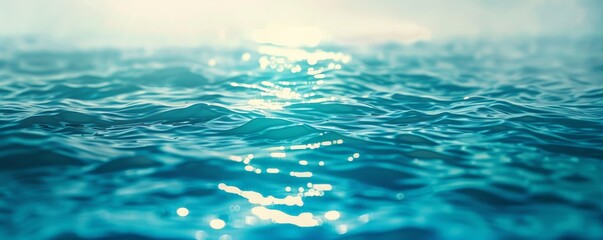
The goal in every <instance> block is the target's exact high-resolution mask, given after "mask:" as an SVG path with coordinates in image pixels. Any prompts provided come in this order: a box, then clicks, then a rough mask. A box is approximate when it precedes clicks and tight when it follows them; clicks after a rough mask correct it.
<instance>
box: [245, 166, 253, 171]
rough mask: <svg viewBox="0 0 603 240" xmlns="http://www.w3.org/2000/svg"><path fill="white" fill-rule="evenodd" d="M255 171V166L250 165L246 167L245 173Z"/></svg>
mask: <svg viewBox="0 0 603 240" xmlns="http://www.w3.org/2000/svg"><path fill="white" fill-rule="evenodd" d="M253 170H254V167H253V166H250V165H247V166H245V171H248V172H253Z"/></svg>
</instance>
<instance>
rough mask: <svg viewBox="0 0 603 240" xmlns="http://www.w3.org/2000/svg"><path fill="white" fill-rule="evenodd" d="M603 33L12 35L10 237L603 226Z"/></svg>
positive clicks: (3, 205) (5, 71)
mask: <svg viewBox="0 0 603 240" xmlns="http://www.w3.org/2000/svg"><path fill="white" fill-rule="evenodd" d="M599 40H600V39H573V40H567V39H566V40H561V39H526V40H515V41H507V42H504V41H461V40H458V41H451V42H431V43H430V42H426V43H416V44H413V45H397V44H385V45H376V46H370V47H368V46H366V47H354V46H351V45H336V44H331V45H320V46H318V47H313V48H286V47H278V46H271V45H253V44H250V45H249V46H246V47H239V48H210V47H200V48H166V49H154V50H148V49H146V50H145V49H111V48H107V49H98V48H96V49H75V48H36V47H31V46H29V45H27V44H21V45H19V44H13V45H4V46H3V47H0V53H1V54H0V99H1V100H0V103H1V104H0V182H1V185H0V236H2V237H1V238H2V239H222V240H225V239H562V238H567V239H602V238H603V201H602V199H603V121H602V119H603V44H601V41H599Z"/></svg>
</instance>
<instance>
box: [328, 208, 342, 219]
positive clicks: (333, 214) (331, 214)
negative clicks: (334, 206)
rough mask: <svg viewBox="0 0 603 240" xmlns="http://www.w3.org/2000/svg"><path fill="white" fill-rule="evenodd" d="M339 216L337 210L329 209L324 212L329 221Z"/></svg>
mask: <svg viewBox="0 0 603 240" xmlns="http://www.w3.org/2000/svg"><path fill="white" fill-rule="evenodd" d="M339 217H341V214H340V213H339V212H338V211H335V210H331V211H328V212H326V213H325V218H326V219H327V220H330V221H335V220H337V219H339Z"/></svg>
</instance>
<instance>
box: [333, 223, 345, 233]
mask: <svg viewBox="0 0 603 240" xmlns="http://www.w3.org/2000/svg"><path fill="white" fill-rule="evenodd" d="M336 230H337V233H339V234H345V233H347V232H348V226H347V225H345V224H341V225H339V226H337V229H336Z"/></svg>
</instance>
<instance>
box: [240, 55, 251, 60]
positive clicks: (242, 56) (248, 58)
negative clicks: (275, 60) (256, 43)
mask: <svg viewBox="0 0 603 240" xmlns="http://www.w3.org/2000/svg"><path fill="white" fill-rule="evenodd" d="M250 59H251V54H250V53H243V55H241V61H243V62H247V61H249V60H250Z"/></svg>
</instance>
